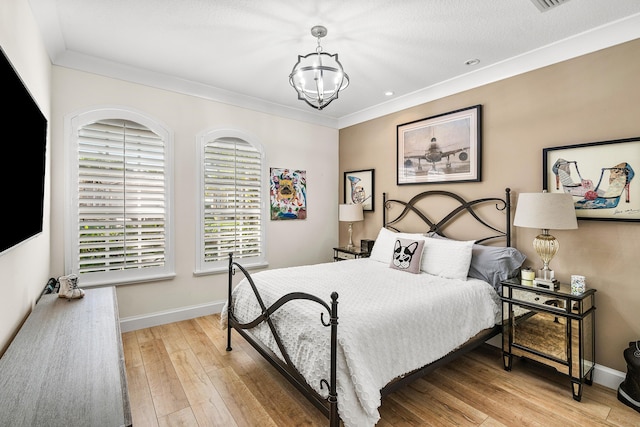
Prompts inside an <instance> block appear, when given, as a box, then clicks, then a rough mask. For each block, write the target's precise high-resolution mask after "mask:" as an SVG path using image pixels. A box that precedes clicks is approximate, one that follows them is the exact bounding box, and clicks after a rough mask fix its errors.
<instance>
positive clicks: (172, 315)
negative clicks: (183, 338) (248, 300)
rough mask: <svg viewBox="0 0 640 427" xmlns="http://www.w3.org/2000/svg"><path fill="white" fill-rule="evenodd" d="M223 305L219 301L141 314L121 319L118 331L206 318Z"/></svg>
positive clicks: (218, 311)
mask: <svg viewBox="0 0 640 427" xmlns="http://www.w3.org/2000/svg"><path fill="white" fill-rule="evenodd" d="M224 304H225V302H224V301H219V302H213V303H208V304H202V305H193V306H190V307H181V308H179V309H176V310H168V311H160V312H156V313H149V314H143V315H141V316H131V317H121V318H120V330H121V331H122V332H130V331H135V330H138V329H144V328H150V327H152V326H159V325H166V324H167V323H173V322H179V321H181V320H189V319H194V318H196V317H201V316H208V315H210V314H214V313H220V312H221V311H222V308H223V307H224Z"/></svg>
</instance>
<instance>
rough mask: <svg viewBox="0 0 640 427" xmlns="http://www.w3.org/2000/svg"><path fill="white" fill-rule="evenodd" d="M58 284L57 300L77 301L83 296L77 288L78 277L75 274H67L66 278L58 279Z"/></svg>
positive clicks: (81, 291)
mask: <svg viewBox="0 0 640 427" xmlns="http://www.w3.org/2000/svg"><path fill="white" fill-rule="evenodd" d="M58 282H59V283H60V290H59V291H58V298H66V299H68V300H70V299H78V298H82V297H83V296H84V291H83V290H82V289H80V288H79V287H78V276H76V275H75V274H69V275H68V276H60V277H58Z"/></svg>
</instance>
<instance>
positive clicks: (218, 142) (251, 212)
mask: <svg viewBox="0 0 640 427" xmlns="http://www.w3.org/2000/svg"><path fill="white" fill-rule="evenodd" d="M202 155H203V158H202V168H203V169H202V170H203V175H202V180H203V181H202V185H201V189H202V195H201V196H202V200H203V206H202V218H201V221H202V223H201V227H202V231H201V236H200V237H201V260H200V261H201V266H200V270H203V271H206V270H211V269H215V268H220V267H223V266H224V267H226V266H227V263H228V259H229V253H233V257H234V260H240V261H243V264H250V263H252V262H261V261H262V259H263V257H264V249H263V246H264V238H263V234H264V229H263V228H264V225H263V221H264V219H263V218H264V215H263V212H262V206H263V200H262V199H263V196H262V192H263V189H262V185H263V182H262V180H263V178H262V175H263V173H262V171H263V160H262V153H261V151H260V150H259V148H257V147H255V146H254V145H253V144H251V143H249V142H247V141H245V140H243V139H241V138H235V137H225V138H216V139H213V140H207V141H205V143H204V144H203V153H202Z"/></svg>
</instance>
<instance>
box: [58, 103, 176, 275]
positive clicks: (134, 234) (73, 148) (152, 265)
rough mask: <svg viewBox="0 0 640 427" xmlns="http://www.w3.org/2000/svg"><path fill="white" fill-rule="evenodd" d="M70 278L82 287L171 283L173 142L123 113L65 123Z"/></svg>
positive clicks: (113, 111)
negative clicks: (166, 280)
mask: <svg viewBox="0 0 640 427" xmlns="http://www.w3.org/2000/svg"><path fill="white" fill-rule="evenodd" d="M66 125H67V126H68V127H69V129H70V132H68V133H67V134H68V135H70V137H69V140H68V144H67V149H68V158H69V161H70V165H71V167H70V168H69V175H68V185H67V189H68V193H67V202H68V203H67V206H69V207H70V208H69V209H67V210H65V212H66V213H67V214H66V215H67V225H68V228H67V232H66V238H67V242H66V243H67V244H66V245H65V246H66V248H67V253H66V257H65V264H66V270H67V272H73V273H76V274H78V275H79V277H80V280H81V283H82V286H91V285H99V284H122V283H131V282H138V281H148V280H158V279H162V278H168V277H172V276H173V275H174V274H175V273H174V257H173V248H172V238H171V237H172V226H171V218H172V215H171V194H172V193H171V168H170V167H169V165H170V159H171V154H172V153H171V138H170V135H169V133H168V131H166V130H165V129H164V128H163V127H162V126H159V125H158V124H157V123H155V122H154V121H153V120H151V119H148V118H147V117H145V116H142V115H140V114H138V113H135V112H131V111H128V110H121V109H103V110H92V111H89V112H85V113H81V114H79V115H76V116H73V117H71V118H69V119H68V121H67V122H66Z"/></svg>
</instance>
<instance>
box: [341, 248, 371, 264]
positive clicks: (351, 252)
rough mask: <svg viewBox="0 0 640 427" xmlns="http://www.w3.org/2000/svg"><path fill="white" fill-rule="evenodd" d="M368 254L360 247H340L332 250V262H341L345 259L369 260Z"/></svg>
mask: <svg viewBox="0 0 640 427" xmlns="http://www.w3.org/2000/svg"><path fill="white" fill-rule="evenodd" d="M369 255H370V252H369V251H368V250H367V249H363V248H361V247H360V246H354V247H352V248H347V247H346V246H342V247H339V248H333V260H334V261H343V260H345V259H357V258H369Z"/></svg>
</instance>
